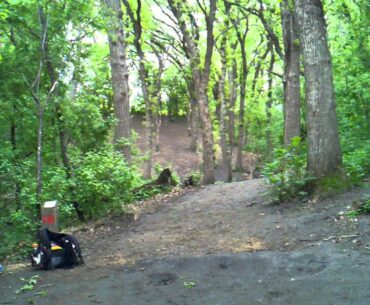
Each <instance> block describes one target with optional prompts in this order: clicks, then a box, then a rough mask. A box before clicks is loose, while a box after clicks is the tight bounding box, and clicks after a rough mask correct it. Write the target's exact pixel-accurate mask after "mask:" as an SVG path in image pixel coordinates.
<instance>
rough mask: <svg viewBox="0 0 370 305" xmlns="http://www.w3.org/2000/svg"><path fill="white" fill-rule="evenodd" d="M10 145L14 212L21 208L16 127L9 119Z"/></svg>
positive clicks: (14, 106)
mask: <svg viewBox="0 0 370 305" xmlns="http://www.w3.org/2000/svg"><path fill="white" fill-rule="evenodd" d="M13 111H14V113H16V111H17V107H16V105H15V104H14V103H13ZM10 143H11V144H12V150H13V154H14V155H13V163H14V167H15V174H16V178H15V188H14V199H15V205H16V210H17V211H20V210H21V208H22V205H21V201H20V194H21V184H20V183H19V181H18V177H20V175H21V173H20V171H19V166H18V156H17V155H18V154H17V125H16V123H15V121H14V118H12V119H11V125H10Z"/></svg>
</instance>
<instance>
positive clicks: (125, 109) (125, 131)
mask: <svg viewBox="0 0 370 305" xmlns="http://www.w3.org/2000/svg"><path fill="white" fill-rule="evenodd" d="M105 3H106V5H107V7H108V9H109V10H111V14H110V16H111V24H110V27H109V30H108V39H109V51H110V66H111V74H112V76H111V77H112V89H113V102H114V115H115V118H116V120H117V124H116V126H115V128H114V135H113V143H114V144H116V149H117V150H118V151H120V152H121V153H123V155H124V157H125V160H126V162H127V163H128V164H130V163H131V146H130V144H129V143H127V141H129V140H130V139H131V124H130V96H129V84H128V68H127V60H126V43H125V35H124V30H123V20H122V8H121V2H120V0H105ZM121 141H124V143H120V142H121ZM125 142H126V143H125Z"/></svg>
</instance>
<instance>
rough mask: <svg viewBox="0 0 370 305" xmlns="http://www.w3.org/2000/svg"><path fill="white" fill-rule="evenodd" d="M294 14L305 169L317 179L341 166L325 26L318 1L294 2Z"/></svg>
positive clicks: (298, 0) (321, 8)
mask: <svg viewBox="0 0 370 305" xmlns="http://www.w3.org/2000/svg"><path fill="white" fill-rule="evenodd" d="M296 12H297V17H298V23H299V29H300V33H299V37H300V41H301V44H302V53H303V60H304V70H305V79H306V102H307V110H308V111H307V135H308V170H309V172H310V173H311V174H312V175H313V176H315V177H316V178H321V177H324V176H327V175H331V174H334V173H335V172H336V171H337V170H338V169H339V168H340V167H341V164H342V156H341V150H340V144H339V137H338V126H337V119H336V112H335V98H334V86H333V75H332V65H331V59H330V53H329V48H328V42H327V33H326V24H325V19H324V12H323V7H322V3H321V1H320V0H297V1H296Z"/></svg>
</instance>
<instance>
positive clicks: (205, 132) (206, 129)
mask: <svg viewBox="0 0 370 305" xmlns="http://www.w3.org/2000/svg"><path fill="white" fill-rule="evenodd" d="M168 3H169V5H170V8H171V11H172V13H173V15H174V16H175V18H176V20H177V22H178V25H179V28H180V31H181V33H182V36H183V40H184V48H185V49H186V52H187V54H188V56H189V60H190V66H191V72H192V78H193V84H194V89H195V95H196V100H197V101H198V107H199V117H200V125H201V126H200V127H201V131H202V157H203V167H202V168H203V183H205V184H211V183H214V181H215V173H214V152H213V133H212V123H211V117H210V114H209V109H208V94H207V89H208V83H209V74H210V68H211V62H212V54H213V48H214V36H213V26H214V21H215V17H216V16H215V15H216V0H210V5H209V13H208V14H205V18H206V28H207V47H206V54H205V61H204V68H202V67H201V57H200V51H199V49H198V46H197V44H196V42H195V38H194V37H192V35H191V33H192V32H191V31H189V29H188V25H187V23H186V22H185V19H184V18H185V13H184V12H183V8H182V5H184V4H183V3H182V2H178V1H175V0H168ZM195 35H197V30H195Z"/></svg>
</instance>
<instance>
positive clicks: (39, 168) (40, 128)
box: [36, 104, 44, 219]
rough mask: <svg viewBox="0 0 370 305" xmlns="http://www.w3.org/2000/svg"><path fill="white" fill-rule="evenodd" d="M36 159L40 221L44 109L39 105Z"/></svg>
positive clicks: (37, 199) (37, 201)
mask: <svg viewBox="0 0 370 305" xmlns="http://www.w3.org/2000/svg"><path fill="white" fill-rule="evenodd" d="M37 121H38V127H37V157H36V168H37V169H36V172H37V174H36V203H37V212H38V218H39V219H41V200H42V198H41V194H42V135H43V128H44V109H43V107H42V105H41V104H39V105H38V109H37Z"/></svg>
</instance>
